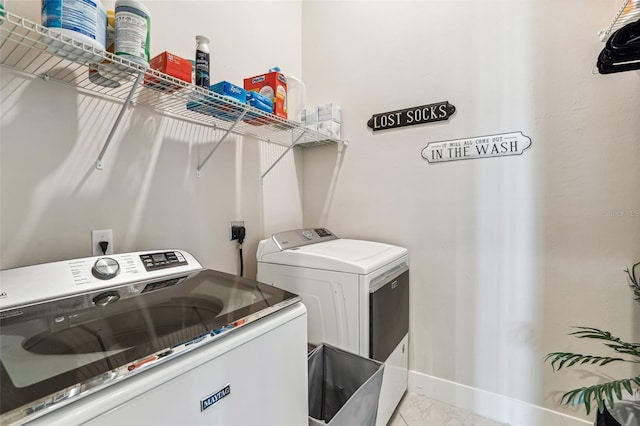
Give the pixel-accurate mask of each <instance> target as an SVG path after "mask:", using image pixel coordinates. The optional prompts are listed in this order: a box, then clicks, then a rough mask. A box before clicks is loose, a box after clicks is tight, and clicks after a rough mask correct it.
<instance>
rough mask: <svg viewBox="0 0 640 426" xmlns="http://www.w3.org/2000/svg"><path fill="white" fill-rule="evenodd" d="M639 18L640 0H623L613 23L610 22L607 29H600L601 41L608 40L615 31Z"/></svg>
mask: <svg viewBox="0 0 640 426" xmlns="http://www.w3.org/2000/svg"><path fill="white" fill-rule="evenodd" d="M638 19H640V0H622V3H621V4H620V8H619V9H618V12H617V13H616V15H615V16H614V18H613V21H612V22H611V24H609V26H608V27H607V28H606V29H604V30H602V31H600V33H599V36H600V41H603V42H604V41H607V39H608V38H609V36H610V35H611V34H613V33H614V32H615V31H617V30H619V29H620V28H622V27H624V26H625V25H627V24H628V23H630V22H633V21H636V20H638Z"/></svg>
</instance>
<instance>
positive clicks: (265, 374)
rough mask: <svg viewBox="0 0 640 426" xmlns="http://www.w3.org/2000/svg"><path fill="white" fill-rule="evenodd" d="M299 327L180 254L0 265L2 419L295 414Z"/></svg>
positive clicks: (271, 303) (254, 287) (230, 420)
mask: <svg viewBox="0 0 640 426" xmlns="http://www.w3.org/2000/svg"><path fill="white" fill-rule="evenodd" d="M306 328H307V326H306V309H305V308H304V305H302V303H300V299H299V297H297V296H296V295H294V294H291V293H289V292H286V291H284V290H281V289H277V288H274V287H272V286H269V285H266V284H260V283H258V282H256V281H253V280H250V279H246V278H242V277H238V276H235V275H230V274H226V273H223V272H218V271H212V270H207V269H203V268H202V266H201V265H200V264H199V263H198V262H197V261H196V259H194V258H193V257H192V256H191V255H190V254H189V253H187V252H185V251H182V250H162V251H154V252H138V253H126V254H114V255H110V256H108V257H91V258H84V259H75V260H69V261H62V262H54V263H48V264H42V265H35V266H28V267H24V268H16V269H9V270H4V271H0V333H1V339H0V386H1V394H0V398H1V405H0V409H1V412H0V413H1V414H0V424H2V425H14V424H24V423H29V424H34V425H35V424H41V425H47V426H48V425H70V424H91V425H147V424H148V425H157V424H166V425H183V424H184V425H186V424H189V425H191V424H193V425H196V424H224V425H249V424H260V425H266V424H269V425H274V426H275V425H278V426H280V425H295V426H298V425H301V424H305V423H306V422H307V419H308V415H307V377H308V376H307V333H306Z"/></svg>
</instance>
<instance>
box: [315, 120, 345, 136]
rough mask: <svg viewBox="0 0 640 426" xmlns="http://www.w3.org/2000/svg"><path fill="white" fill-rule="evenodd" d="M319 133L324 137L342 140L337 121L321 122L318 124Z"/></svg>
mask: <svg viewBox="0 0 640 426" xmlns="http://www.w3.org/2000/svg"><path fill="white" fill-rule="evenodd" d="M318 131H319V132H320V133H322V134H323V135H327V136H330V137H332V138H336V139H340V123H337V122H335V121H321V122H319V123H318Z"/></svg>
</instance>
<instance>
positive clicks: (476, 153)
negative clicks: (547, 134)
mask: <svg viewBox="0 0 640 426" xmlns="http://www.w3.org/2000/svg"><path fill="white" fill-rule="evenodd" d="M530 146H531V138H529V137H528V136H526V135H524V134H523V133H522V132H513V133H502V134H498V135H491V136H479V137H473V138H465V139H456V140H450V141H441V142H430V143H428V144H427V146H426V147H425V148H424V149H423V150H422V158H424V159H425V160H427V161H428V162H429V163H440V162H443V161H452V160H472V159H476V158H488V157H503V156H506V155H518V154H522V153H523V152H524V151H525V150H526V149H527V148H529V147H530Z"/></svg>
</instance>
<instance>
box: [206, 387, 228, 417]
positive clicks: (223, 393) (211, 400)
mask: <svg viewBox="0 0 640 426" xmlns="http://www.w3.org/2000/svg"><path fill="white" fill-rule="evenodd" d="M230 394H231V385H230V384H229V383H227V385H226V386H225V387H223V388H222V389H220V390H219V391H217V392H216V393H214V394H211V395H209V396H208V397H206V398H205V399H202V400H200V411H204V410H206V409H207V408H209V407H211V406H212V405H215V404H217V403H218V402H220V400H222V398H225V397H227V396H229V395H230Z"/></svg>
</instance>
